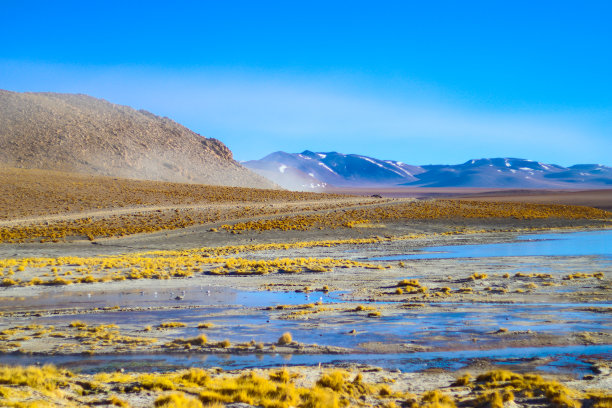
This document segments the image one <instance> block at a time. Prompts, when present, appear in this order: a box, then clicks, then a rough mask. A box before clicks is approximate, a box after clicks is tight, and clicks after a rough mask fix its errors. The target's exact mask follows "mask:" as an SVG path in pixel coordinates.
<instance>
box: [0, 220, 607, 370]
mask: <svg viewBox="0 0 612 408" xmlns="http://www.w3.org/2000/svg"><path fill="white" fill-rule="evenodd" d="M611 243H612V231H596V232H587V233H567V234H533V235H525V236H521V237H519V241H517V242H514V243H507V244H484V245H460V246H447V247H433V248H426V249H425V250H424V252H423V253H421V254H417V255H400V256H397V257H384V258H376V259H381V260H382V259H384V260H399V259H410V258H419V259H422V258H473V257H477V258H480V257H493V256H495V257H498V256H536V257H537V256H577V255H595V256H600V257H606V258H610V260H611V262H610V265H611V266H612V244H611ZM432 251H437V252H432ZM457 262H466V261H461V260H458V261H457ZM467 262H471V261H467ZM530 265H531V267H532V268H533V269H534V270H535V269H537V268H541V269H542V270H543V271H544V270H545V272H547V273H554V272H555V270H554V264H553V266H552V267H551V266H550V265H548V266H542V265H539V264H538V263H537V261H536V263H534V264H530ZM523 266H524V264H523ZM411 278H413V277H411ZM162 285H163V283H162ZM186 285H188V283H187V284H186ZM554 290H555V291H559V290H562V289H560V288H555V289H554ZM343 295H344V293H341V292H331V293H323V292H311V293H303V292H273V291H239V290H235V289H230V288H225V287H216V286H195V287H194V286H185V287H184V288H178V289H173V290H167V289H164V288H163V286H160V289H159V290H157V291H154V290H144V291H141V290H140V289H139V288H138V282H134V289H132V290H130V291H122V292H102V293H89V292H87V291H83V292H62V291H61V289H58V290H57V291H56V292H50V293H48V294H45V295H44V296H41V297H37V298H27V299H23V300H20V299H4V300H2V299H1V298H0V310H5V311H9V310H10V311H15V310H32V309H55V308H61V309H70V308H83V309H91V308H94V307H99V308H101V307H108V306H114V305H116V306H120V307H121V308H148V307H151V308H152V309H151V310H134V311H108V312H97V313H92V314H80V315H78V320H82V321H84V322H86V323H88V324H102V323H105V324H106V323H115V324H118V325H120V326H124V325H125V326H130V325H131V326H138V328H143V327H145V326H147V325H151V326H157V325H158V324H159V323H161V322H163V321H181V322H184V323H187V324H188V325H189V326H190V327H187V328H179V329H176V330H173V331H171V332H165V333H164V335H169V336H174V337H193V336H195V335H197V334H199V333H201V332H202V331H199V330H198V329H196V328H195V327H196V326H197V324H198V323H202V322H210V323H214V325H215V326H214V327H213V328H211V329H207V330H206V331H205V333H206V335H207V336H208V338H209V339H211V340H212V341H218V340H223V339H229V340H230V341H231V342H232V343H236V342H247V341H250V340H251V339H255V340H256V341H258V342H259V341H261V342H275V341H276V340H277V339H278V337H279V336H280V335H281V334H282V333H283V332H286V331H289V332H291V333H292V335H293V338H294V339H295V340H297V341H299V342H301V343H306V344H313V343H316V344H319V345H328V346H341V347H347V348H351V349H354V350H356V351H357V352H358V353H361V352H363V351H364V350H366V348H365V346H366V344H368V343H375V342H380V343H386V344H389V343H393V344H399V345H401V344H406V345H408V346H409V347H412V346H414V345H417V346H426V347H431V348H433V349H435V350H450V349H453V351H430V352H416V353H393V354H347V355H315V356H312V355H311V356H308V355H295V356H288V355H252V354H251V355H204V354H188V355H173V354H165V355H164V354H155V355H150V354H139V355H129V356H123V355H122V356H117V355H115V356H112V355H108V356H105V355H100V356H95V357H84V356H50V357H38V356H26V355H2V361H3V362H6V363H11V362H13V363H21V364H30V363H34V362H37V361H38V362H53V363H56V364H60V365H65V366H68V367H74V368H76V369H82V370H85V371H102V370H106V369H113V367H114V368H117V367H125V368H129V369H134V370H138V369H142V370H149V369H160V370H165V369H172V368H176V367H186V366H192V365H196V366H198V365H199V366H203V367H206V366H220V367H223V368H226V369H231V368H245V367H258V366H259V367H261V366H278V365H287V364H295V365H300V364H309V365H316V364H318V363H343V362H345V363H346V362H352V363H367V364H371V365H378V366H381V367H385V368H390V369H401V370H403V371H415V370H422V369H427V368H433V367H441V368H448V369H456V368H460V367H463V366H465V365H466V364H469V363H470V361H472V360H473V359H478V358H490V359H493V360H494V361H495V362H498V363H499V364H508V365H513V364H519V363H520V362H524V361H525V359H530V358H543V357H546V358H547V359H546V361H543V362H542V364H541V365H539V366H538V367H539V368H540V369H542V370H547V371H554V372H570V373H574V374H585V373H587V372H588V370H589V368H588V367H589V365H588V364H587V363H586V362H584V361H583V359H581V356H588V355H590V356H595V355H598V356H599V355H603V356H604V358H608V359H611V358H612V346H609V345H604V346H570V347H540V348H498V349H495V350H484V351H483V350H469V351H465V350H462V349H468V348H472V349H474V348H476V347H482V345H484V346H485V347H486V346H487V344H488V345H493V344H496V343H495V342H496V341H498V340H499V339H500V337H495V335H494V334H493V333H495V331H497V330H499V329H500V328H502V327H503V328H505V329H507V330H509V331H510V332H513V331H514V332H527V331H531V332H532V333H537V334H571V333H574V332H597V331H599V332H600V331H609V330H610V328H612V316H611V314H610V313H596V312H593V311H587V310H578V308H580V307H610V306H611V305H612V301H603V302H602V301H599V302H598V303H597V304H595V303H593V304H591V303H584V304H571V303H564V304H555V303H553V304H544V303H539V304H538V303H533V304H486V305H483V304H472V303H461V304H458V303H438V304H433V305H431V306H429V307H427V308H425V309H406V310H402V311H401V312H398V313H393V314H385V313H383V316H382V317H379V318H375V319H372V318H368V317H366V316H365V315H364V313H361V314H360V313H356V312H350V311H345V312H339V313H337V314H334V315H331V316H330V315H326V314H313V315H310V316H309V318H308V319H305V320H304V319H303V320H283V319H279V318H278V317H279V315H280V314H282V313H286V312H279V311H274V312H270V311H266V310H264V308H266V307H270V306H276V305H279V304H284V305H297V304H305V303H315V302H317V301H319V300H320V301H322V302H323V303H324V304H336V303H342V302H343ZM177 296H178V297H182V299H181V300H177V299H176V297H177ZM362 303H364V302H362ZM376 304H377V305H384V303H382V302H377V303H376ZM172 306H198V307H194V308H188V309H184V308H183V309H172ZM159 307H165V309H161V310H156V309H155V308H159ZM75 319H76V317H75V316H74V315H55V316H46V317H38V318H32V320H31V322H32V323H38V324H51V325H55V326H61V325H67V324H68V323H69V322H70V321H72V320H75ZM351 330H356V332H357V333H356V334H349V331H351ZM473 339H477V340H478V342H477V343H473ZM497 344H499V343H497ZM498 347H503V346H498ZM406 350H409V348H407V349H406Z"/></svg>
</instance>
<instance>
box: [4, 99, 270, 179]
mask: <svg viewBox="0 0 612 408" xmlns="http://www.w3.org/2000/svg"><path fill="white" fill-rule="evenodd" d="M0 164H2V165H4V166H10V167H19V168H38V169H50V170H62V171H71V172H77V173H88V174H99V175H105V176H114V177H125V178H136V179H148V180H162V181H175V182H191V183H201V184H216V185H228V186H244V187H260V188H278V186H277V185H275V184H274V183H272V182H270V181H269V180H267V179H265V178H263V177H261V176H259V175H257V174H255V173H253V172H252V171H250V170H248V169H246V168H244V167H243V166H241V165H240V164H239V163H238V162H237V161H235V160H234V159H233V156H232V152H231V151H230V150H229V149H228V148H227V147H226V146H225V145H224V144H223V143H221V142H220V141H219V140H217V139H212V138H206V137H203V136H201V135H199V134H197V133H194V132H192V131H191V130H189V129H187V128H186V127H184V126H182V125H180V124H178V123H176V122H174V121H173V120H171V119H169V118H166V117H160V116H157V115H154V114H152V113H150V112H147V111H144V110H135V109H133V108H131V107H129V106H122V105H116V104H113V103H110V102H107V101H105V100H103V99H97V98H93V97H91V96H87V95H81V94H59V93H46V92H45V93H29V92H26V93H18V92H10V91H4V90H0Z"/></svg>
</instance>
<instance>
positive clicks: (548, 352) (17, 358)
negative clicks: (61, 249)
mask: <svg viewBox="0 0 612 408" xmlns="http://www.w3.org/2000/svg"><path fill="white" fill-rule="evenodd" d="M592 357H598V358H602V359H612V346H607V345H605V346H600V345H596V346H567V347H525V348H506V349H500V350H466V351H451V352H419V353H398V354H393V355H389V354H345V355H335V354H318V355H290V354H289V355H287V354H197V353H191V354H132V355H122V356H117V355H97V356H95V357H87V356H81V355H78V356H74V355H73V356H53V357H41V356H30V355H8V356H4V357H3V362H4V363H5V364H22V365H28V364H45V363H53V364H56V365H58V366H61V367H66V368H69V369H71V370H73V371H80V372H84V373H95V372H101V371H113V370H116V369H119V368H124V369H126V370H128V371H151V370H153V371H168V370H175V369H180V368H188V367H221V368H223V369H224V370H234V369H243V368H254V367H260V368H265V367H278V366H289V365H310V366H316V365H318V364H334V365H339V364H349V363H352V364H368V365H373V366H378V367H382V368H386V369H390V370H395V369H398V370H401V371H404V372H414V371H421V370H425V369H430V368H445V369H449V370H457V369H460V368H462V367H465V366H466V365H469V364H470V363H472V362H473V361H475V360H477V359H483V358H486V359H489V360H490V361H491V362H492V363H494V364H503V365H505V366H507V367H508V368H510V369H511V368H512V367H511V366H513V365H517V364H521V363H524V362H526V361H529V360H533V359H543V360H542V361H541V362H537V363H536V364H535V365H536V366H537V368H538V369H540V370H543V371H555V372H563V373H568V374H573V375H575V376H581V375H584V374H588V373H591V370H590V365H589V364H588V363H587V362H585V361H583V360H584V359H588V358H592Z"/></svg>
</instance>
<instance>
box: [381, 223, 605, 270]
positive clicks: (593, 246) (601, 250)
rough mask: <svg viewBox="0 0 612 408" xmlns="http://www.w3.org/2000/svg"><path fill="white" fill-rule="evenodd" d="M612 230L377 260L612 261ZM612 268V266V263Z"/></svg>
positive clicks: (536, 236) (453, 247)
mask: <svg viewBox="0 0 612 408" xmlns="http://www.w3.org/2000/svg"><path fill="white" fill-rule="evenodd" d="M611 242H612V231H609V230H606V231H594V232H572V233H561V234H532V235H522V236H520V237H518V240H517V241H516V242H509V243H501V244H478V245H449V246H438V247H427V248H424V249H422V250H421V251H419V252H418V253H415V254H408V255H394V256H383V257H374V258H370V260H376V261H401V260H404V259H450V258H491V257H513V256H523V257H524V256H600V257H603V258H609V259H611V260H612V245H610V243H611ZM611 265H612V263H611Z"/></svg>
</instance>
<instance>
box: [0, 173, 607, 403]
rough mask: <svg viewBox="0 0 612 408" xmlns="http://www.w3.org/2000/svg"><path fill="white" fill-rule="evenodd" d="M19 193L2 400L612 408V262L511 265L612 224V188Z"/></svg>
mask: <svg viewBox="0 0 612 408" xmlns="http://www.w3.org/2000/svg"><path fill="white" fill-rule="evenodd" d="M0 184H1V185H2V191H3V194H2V196H1V197H0V204H1V205H0V208H1V209H2V213H0V274H1V275H2V276H0V281H1V285H2V288H1V289H0V311H1V313H2V314H1V320H0V351H1V353H2V354H1V358H2V361H3V363H7V364H10V365H7V366H2V367H0V384H2V385H0V405H3V406H85V405H89V406H133V407H146V406H153V405H155V406H190V407H200V406H235V407H247V406H264V407H290V406H300V407H328V406H329V407H334V406H381V407H383V406H384V407H394V406H413V407H453V406H469V407H472V406H482V407H487V406H490V407H503V406H506V407H507V406H519V407H520V406H542V407H545V406H559V407H579V406H584V407H589V406H591V407H608V406H610V404H612V396H611V395H610V389H612V376H611V370H612V368H611V366H610V363H609V358H610V354H611V351H610V345H611V344H612V337H611V336H612V329H611V325H610V323H611V317H610V313H611V307H610V303H609V300H610V297H611V296H610V295H611V289H612V281H611V277H610V270H611V261H610V259H609V258H606V257H601V256H598V255H597V253H595V252H593V253H586V254H576V253H567V254H564V253H556V252H554V251H553V252H551V253H550V254H548V255H546V254H544V255H542V254H539V253H537V254H536V253H525V254H523V255H521V256H517V255H516V254H513V253H510V252H503V251H506V250H507V249H510V250H511V248H514V247H513V246H512V245H517V244H519V245H520V243H521V242H523V243H524V242H527V241H529V242H534V243H538V242H547V241H548V240H549V239H551V238H550V237H549V238H546V237H541V236H540V235H538V234H544V233H546V234H551V233H553V234H561V235H559V236H561V237H563V236H569V235H567V234H583V235H577V236H578V237H583V236H586V237H590V235H588V234H591V233H601V234H605V233H607V232H609V231H610V230H609V228H610V226H612V213H610V212H609V211H607V210H609V209H610V206H611V205H610V204H611V202H612V190H601V191H592V192H586V193H585V192H569V193H566V192H543V191H538V192H535V191H527V192H522V193H521V194H516V192H514V193H513V194H512V195H509V194H508V192H503V191H497V192H482V191H471V192H469V194H466V192H465V191H464V192H463V194H461V195H460V196H459V193H458V192H449V191H431V190H427V189H423V190H419V191H416V190H415V192H414V195H415V197H417V198H414V197H412V198H411V197H403V198H397V197H386V196H387V195H389V196H393V195H395V196H397V194H390V193H389V194H385V192H381V195H382V196H383V197H371V196H370V194H366V195H350V196H349V195H340V194H315V193H294V192H288V191H281V190H257V189H249V188H232V187H212V186H205V185H198V184H179V183H166V182H153V181H137V180H129V179H117V178H109V177H102V176H85V175H78V174H73V173H62V172H52V171H39V170H24V169H14V168H3V169H1V170H0ZM355 193H357V192H356V191H355ZM361 193H363V191H362V192H361ZM404 193H405V192H404ZM411 194H412V193H411ZM408 195H409V194H408ZM576 204H578V205H576ZM564 234H565V235H564ZM559 236H557V235H556V236H555V237H554V239H557V238H558V237H559ZM571 236H574V235H571ZM519 237H522V238H520V239H519ZM525 237H527V238H525ZM529 237H532V238H531V239H530V238H529ZM554 239H553V247H554V246H555V244H554V242H555V241H554ZM604 239H606V238H604ZM517 240H518V241H517ZM587 245H588V244H587ZM430 247H444V248H445V249H438V250H435V249H434V250H433V251H431V250H425V251H424V249H425V248H430ZM449 247H450V248H457V251H459V252H461V251H465V250H467V249H476V250H480V249H482V248H497V249H500V248H501V249H502V251H501V252H498V253H496V254H493V255H489V256H482V255H479V253H478V252H476V253H475V254H471V255H470V254H469V253H467V255H466V254H464V255H461V256H435V255H434V256H431V254H432V253H433V254H436V253H438V254H440V253H446V252H447V251H448V248H449ZM557 247H558V245H557ZM557 249H558V248H557ZM423 254H426V255H427V254H430V255H427V256H423ZM46 364H53V366H46Z"/></svg>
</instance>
